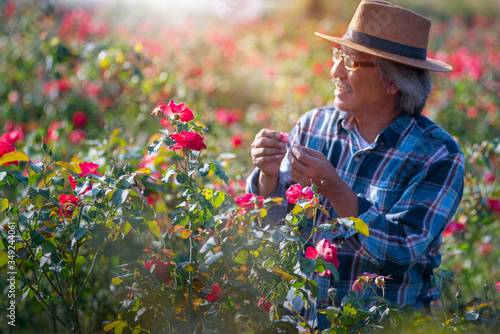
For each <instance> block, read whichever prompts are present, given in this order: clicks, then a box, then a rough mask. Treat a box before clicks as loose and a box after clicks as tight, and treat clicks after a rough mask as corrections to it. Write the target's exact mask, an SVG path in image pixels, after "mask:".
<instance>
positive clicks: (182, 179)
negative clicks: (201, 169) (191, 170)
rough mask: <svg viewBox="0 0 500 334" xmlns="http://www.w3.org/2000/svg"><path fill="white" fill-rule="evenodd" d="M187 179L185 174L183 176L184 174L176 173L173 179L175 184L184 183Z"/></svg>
mask: <svg viewBox="0 0 500 334" xmlns="http://www.w3.org/2000/svg"><path fill="white" fill-rule="evenodd" d="M187 179H188V178H187V176H186V174H184V173H177V177H176V178H175V180H176V181H177V183H180V184H184V183H186V181H187Z"/></svg>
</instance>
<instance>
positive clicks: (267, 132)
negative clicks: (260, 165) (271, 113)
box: [255, 129, 281, 140]
mask: <svg viewBox="0 0 500 334" xmlns="http://www.w3.org/2000/svg"><path fill="white" fill-rule="evenodd" d="M258 137H267V138H271V139H276V140H279V139H280V138H281V134H280V133H279V132H278V131H275V130H271V129H262V130H260V131H259V133H258V134H257V136H255V138H256V139H257V138H258Z"/></svg>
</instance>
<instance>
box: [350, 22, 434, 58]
mask: <svg viewBox="0 0 500 334" xmlns="http://www.w3.org/2000/svg"><path fill="white" fill-rule="evenodd" d="M344 38H345V39H347V40H350V41H351V42H354V43H358V44H361V45H364V46H369V47H372V48H375V49H378V50H381V51H386V52H390V53H393V54H396V55H400V56H404V57H410V58H413V59H420V60H425V59H426V58H427V50H426V49H420V48H416V47H413V46H409V45H404V44H400V43H396V42H392V41H389V40H387V39H383V38H379V37H375V36H371V35H368V34H365V33H362V32H359V31H355V30H351V29H347V31H346V32H345V34H344Z"/></svg>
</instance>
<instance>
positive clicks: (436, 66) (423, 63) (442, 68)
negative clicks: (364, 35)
mask: <svg viewBox="0 0 500 334" xmlns="http://www.w3.org/2000/svg"><path fill="white" fill-rule="evenodd" d="M315 34H316V35H317V36H319V37H323V38H325V39H327V40H329V41H332V42H335V43H337V44H340V45H343V46H347V47H348V48H351V49H354V50H356V51H360V52H364V53H368V54H370V55H373V56H377V57H381V58H384V59H389V60H392V61H395V62H397V63H401V64H405V65H409V66H413V67H417V68H422V69H425V70H430V71H436V72H450V71H451V70H452V69H453V67H451V65H449V64H447V63H445V62H444V61H441V60H437V59H431V58H427V59H425V60H420V59H414V58H410V57H405V56H400V55H395V54H393V53H390V52H387V51H382V50H378V49H375V48H371V47H368V46H364V45H361V44H358V43H355V42H353V41H350V40H348V39H344V38H342V37H333V36H328V35H324V34H321V33H319V32H316V33H315Z"/></svg>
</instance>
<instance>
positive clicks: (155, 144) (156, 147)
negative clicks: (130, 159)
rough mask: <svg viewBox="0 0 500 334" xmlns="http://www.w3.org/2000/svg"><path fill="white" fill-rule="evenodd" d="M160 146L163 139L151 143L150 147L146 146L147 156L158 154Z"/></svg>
mask: <svg viewBox="0 0 500 334" xmlns="http://www.w3.org/2000/svg"><path fill="white" fill-rule="evenodd" d="M162 144H163V139H158V140H155V141H154V142H152V143H151V145H149V146H148V152H149V154H152V153H156V152H158V150H159V149H160V147H161V145H162Z"/></svg>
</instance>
